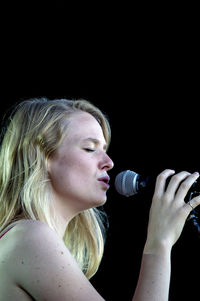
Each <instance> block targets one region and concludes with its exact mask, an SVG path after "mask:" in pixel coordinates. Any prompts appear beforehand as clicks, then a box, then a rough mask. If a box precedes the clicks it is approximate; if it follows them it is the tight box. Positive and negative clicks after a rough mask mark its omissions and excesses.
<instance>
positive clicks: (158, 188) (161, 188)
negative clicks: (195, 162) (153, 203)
mask: <svg viewBox="0 0 200 301" xmlns="http://www.w3.org/2000/svg"><path fill="white" fill-rule="evenodd" d="M174 173H175V171H174V170H172V169H165V170H164V171H162V172H161V173H160V174H159V175H158V176H157V179H156V185H155V192H154V195H156V196H157V197H161V196H162V195H163V193H164V192H165V185H166V179H167V178H168V177H169V176H171V175H173V174H174Z"/></svg>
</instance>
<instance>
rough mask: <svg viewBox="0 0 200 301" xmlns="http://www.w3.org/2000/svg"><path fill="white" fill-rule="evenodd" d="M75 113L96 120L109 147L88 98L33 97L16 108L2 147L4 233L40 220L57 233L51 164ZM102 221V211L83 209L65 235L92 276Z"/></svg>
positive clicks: (0, 219) (0, 222)
mask: <svg viewBox="0 0 200 301" xmlns="http://www.w3.org/2000/svg"><path fill="white" fill-rule="evenodd" d="M77 111H84V112H88V113H90V114H91V115H93V116H94V117H95V119H96V120H97V121H98V122H99V124H100V125H101V127H102V130H103V134H104V137H105V140H106V142H107V144H109V142H110V126H109V123H108V120H107V118H106V116H105V115H104V114H103V113H102V112H101V111H100V110H99V109H98V108H97V107H96V106H94V105H93V104H91V103H90V102H88V101H86V100H83V99H79V100H67V99H55V100H49V99H47V98H34V99H28V100H25V101H22V102H20V103H19V104H18V105H17V106H16V107H15V109H14V110H13V112H12V114H11V115H10V117H9V119H8V126H7V128H6V129H4V131H3V140H2V144H1V149H0V232H1V231H2V230H3V229H5V228H6V227H7V226H8V225H9V224H11V223H12V222H14V221H18V220H20V219H32V220H40V221H42V222H45V223H47V224H48V225H49V226H50V227H51V228H53V229H54V230H55V231H56V217H55V216H52V213H51V212H50V200H51V198H50V189H49V185H50V180H49V178H48V172H47V161H48V159H49V158H50V157H51V156H52V155H53V153H54V152H55V150H56V149H57V147H58V146H59V145H60V143H61V142H62V140H63V138H64V136H65V135H66V132H67V129H66V127H65V128H64V124H66V123H64V120H66V118H68V117H69V116H71V114H74V113H75V112H77ZM104 217H105V213H104V211H102V210H99V209H97V208H91V209H88V210H85V211H83V212H81V213H79V214H78V215H77V216H75V217H74V218H73V219H72V220H71V221H70V223H69V224H68V227H67V229H66V231H65V235H64V237H63V240H64V242H65V244H66V246H67V247H68V248H69V249H70V251H71V252H72V254H73V256H74V257H75V258H76V260H77V262H78V264H79V266H80V268H81V269H82V271H83V272H84V273H85V275H86V276H87V277H88V278H91V277H92V275H94V274H95V272H96V271H97V269H98V267H99V264H100V261H101V259H102V255H103V249H104V240H105V239H104V234H105V231H104V230H105V227H104Z"/></svg>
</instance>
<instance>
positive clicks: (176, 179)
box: [166, 171, 191, 199]
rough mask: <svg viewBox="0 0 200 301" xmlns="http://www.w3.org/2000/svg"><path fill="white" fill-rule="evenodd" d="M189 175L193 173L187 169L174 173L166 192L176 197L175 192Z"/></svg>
mask: <svg viewBox="0 0 200 301" xmlns="http://www.w3.org/2000/svg"><path fill="white" fill-rule="evenodd" d="M189 175H191V173H189V172H187V171H181V172H179V173H177V174H176V175H174V176H173V177H172V178H171V180H170V182H169V184H168V186H167V189H166V194H170V195H171V197H172V198H173V199H174V195H175V192H176V191H177V189H178V187H179V185H180V183H181V182H182V181H183V180H185V179H186V178H187V177H188V176H189Z"/></svg>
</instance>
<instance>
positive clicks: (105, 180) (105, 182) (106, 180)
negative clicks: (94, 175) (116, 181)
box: [98, 176, 110, 189]
mask: <svg viewBox="0 0 200 301" xmlns="http://www.w3.org/2000/svg"><path fill="white" fill-rule="evenodd" d="M98 181H99V182H101V183H102V185H104V187H106V188H107V189H108V188H109V187H110V185H109V182H110V178H109V177H108V176H105V177H101V178H99V179H98Z"/></svg>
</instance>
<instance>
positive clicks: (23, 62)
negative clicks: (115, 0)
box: [1, 3, 200, 301]
mask: <svg viewBox="0 0 200 301" xmlns="http://www.w3.org/2000/svg"><path fill="white" fill-rule="evenodd" d="M195 12H196V8H195V7H188V6H183V4H181V6H178V5H177V7H175V6H174V4H173V6H170V5H163V7H161V6H158V5H154V6H153V5H152V4H151V6H150V5H149V4H145V3H142V4H141V5H140V6H130V7H129V6H128V5H127V4H123V5H122V4H121V3H119V4H118V5H116V4H115V6H112V5H111V6H110V7H108V6H107V5H105V6H104V5H100V4H96V5H95V6H94V5H90V6H89V8H88V9H87V8H86V7H85V6H84V7H83V6H81V5H80V4H75V5H74V7H69V6H67V5H64V4H60V5H59V4H58V5H54V6H53V5H52V6H50V5H48V7H36V6H33V5H32V6H31V5H30V6H23V7H19V6H16V7H14V6H12V7H9V8H5V9H4V11H3V15H4V18H3V19H2V27H1V28H2V37H1V45H2V46H1V48H2V49H1V52H2V54H1V117H3V115H4V113H5V112H6V110H7V109H8V108H9V107H10V105H12V104H14V103H15V102H18V101H20V100H23V99H26V98H29V97H38V96H46V97H49V98H60V97H66V98H85V99H88V100H89V101H91V102H93V103H94V104H95V105H97V106H98V107H99V108H100V109H101V110H102V111H103V112H105V113H106V114H107V115H108V117H109V121H110V124H111V128H112V141H111V146H110V148H109V155H110V156H111V158H112V159H113V161H114V163H115V167H114V169H113V170H112V171H111V172H110V175H111V188H110V190H109V192H108V201H107V203H106V205H105V206H104V208H105V210H106V212H107V214H108V217H109V221H110V227H109V230H108V234H107V242H106V247H105V254H104V258H103V261H102V264H101V266H100V268H99V271H98V272H97V274H96V275H95V276H94V277H93V279H92V283H93V285H94V286H95V287H96V289H97V290H98V291H99V292H100V294H102V296H103V297H104V298H105V299H106V300H108V301H109V300H131V297H132V295H133V292H134V289H135V286H136V283H137V279H138V273H139V268H140V260H141V255H142V249H143V246H144V242H145V236H146V227H147V222H148V212H149V207H150V201H151V197H150V196H146V198H147V200H146V199H145V197H143V198H141V197H140V196H136V197H134V198H125V197H122V196H119V195H118V194H117V193H116V192H115V189H114V187H113V182H114V178H115V176H116V174H117V173H118V172H119V171H122V170H125V169H132V170H134V171H136V172H138V173H140V174H146V175H148V174H154V175H156V174H158V173H159V172H161V171H162V170H163V169H165V168H172V169H175V170H176V171H177V172H178V171H180V170H188V171H190V172H193V171H196V170H197V171H200V165H199V55H198V47H197V42H198V40H199V35H198V33H197V30H196V28H197V17H196V13H195ZM199 254H200V244H199V239H198V237H197V235H196V233H195V231H194V229H193V228H192V227H191V226H190V225H189V223H187V225H186V227H185V229H184V232H183V233H182V235H181V238H180V239H179V241H178V242H177V244H176V245H175V246H174V248H173V251H172V278H171V288H170V300H171V301H172V300H176V301H177V300H192V299H193V298H195V297H197V296H198V290H199V288H198V284H199V269H200V260H199ZM183 294H184V295H183ZM122 296H123V297H122Z"/></svg>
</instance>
